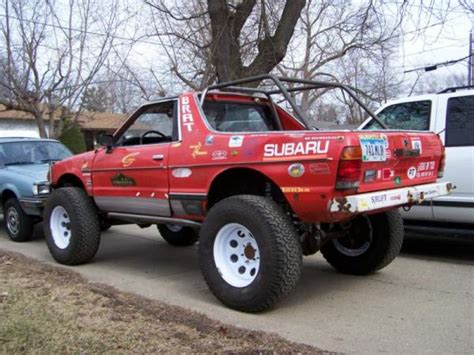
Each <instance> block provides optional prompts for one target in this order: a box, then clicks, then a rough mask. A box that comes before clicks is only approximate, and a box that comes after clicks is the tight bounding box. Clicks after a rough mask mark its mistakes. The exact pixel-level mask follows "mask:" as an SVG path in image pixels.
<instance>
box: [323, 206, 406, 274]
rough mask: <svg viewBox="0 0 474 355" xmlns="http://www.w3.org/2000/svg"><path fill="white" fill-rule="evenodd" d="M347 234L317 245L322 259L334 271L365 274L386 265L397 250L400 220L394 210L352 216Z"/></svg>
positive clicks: (398, 250)
mask: <svg viewBox="0 0 474 355" xmlns="http://www.w3.org/2000/svg"><path fill="white" fill-rule="evenodd" d="M347 232H348V234H347V236H345V237H343V238H339V239H333V240H331V241H329V242H327V243H326V244H325V245H323V246H322V247H321V253H322V254H323V256H324V258H325V259H326V260H327V261H328V262H329V263H330V264H331V265H332V266H333V267H334V268H335V269H337V270H338V271H340V272H343V273H346V274H354V275H366V274H370V273H372V272H375V271H377V270H380V269H382V268H383V267H385V266H387V265H388V264H390V263H391V262H392V261H393V260H394V259H395V257H396V256H397V255H398V254H399V253H400V249H401V247H402V243H403V221H402V218H401V216H400V214H399V213H398V211H389V212H384V213H378V214H374V215H370V216H359V217H356V218H355V219H354V220H353V221H351V222H350V224H349V225H348V226H347Z"/></svg>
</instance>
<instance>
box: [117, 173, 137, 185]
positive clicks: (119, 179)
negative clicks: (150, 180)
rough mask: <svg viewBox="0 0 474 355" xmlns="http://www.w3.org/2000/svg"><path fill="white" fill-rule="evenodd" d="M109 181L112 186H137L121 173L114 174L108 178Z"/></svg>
mask: <svg viewBox="0 0 474 355" xmlns="http://www.w3.org/2000/svg"><path fill="white" fill-rule="evenodd" d="M110 181H111V182H112V185H114V186H135V185H136V184H137V183H136V182H135V180H134V179H133V178H132V177H130V176H127V175H124V174H122V173H118V174H115V175H114V176H112V177H111V178H110Z"/></svg>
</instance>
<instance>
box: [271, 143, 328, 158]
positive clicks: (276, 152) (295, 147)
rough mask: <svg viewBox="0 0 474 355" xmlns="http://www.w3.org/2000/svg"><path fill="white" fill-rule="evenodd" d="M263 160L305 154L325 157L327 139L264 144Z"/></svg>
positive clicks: (309, 156)
mask: <svg viewBox="0 0 474 355" xmlns="http://www.w3.org/2000/svg"><path fill="white" fill-rule="evenodd" d="M263 150H264V153H263V160H273V159H278V158H280V157H282V158H286V157H289V158H292V157H294V156H305V157H308V158H322V157H325V156H326V154H327V152H328V151H329V141H328V140H323V141H308V142H298V143H283V144H278V143H276V144H265V146H264V148H263Z"/></svg>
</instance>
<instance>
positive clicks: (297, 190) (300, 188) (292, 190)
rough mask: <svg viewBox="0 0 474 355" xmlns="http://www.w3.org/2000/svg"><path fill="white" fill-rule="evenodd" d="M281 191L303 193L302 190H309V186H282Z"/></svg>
mask: <svg viewBox="0 0 474 355" xmlns="http://www.w3.org/2000/svg"><path fill="white" fill-rule="evenodd" d="M281 191H283V192H284V193H302V192H309V187H299V186H296V187H282V188H281Z"/></svg>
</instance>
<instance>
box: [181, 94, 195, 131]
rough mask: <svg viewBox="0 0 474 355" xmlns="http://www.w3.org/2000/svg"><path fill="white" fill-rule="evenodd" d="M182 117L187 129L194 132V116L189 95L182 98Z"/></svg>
mask: <svg viewBox="0 0 474 355" xmlns="http://www.w3.org/2000/svg"><path fill="white" fill-rule="evenodd" d="M181 119H182V122H183V126H184V127H186V130H187V131H188V132H192V131H193V126H194V117H193V114H192V113H191V106H190V103H189V96H183V97H182V98H181Z"/></svg>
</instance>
